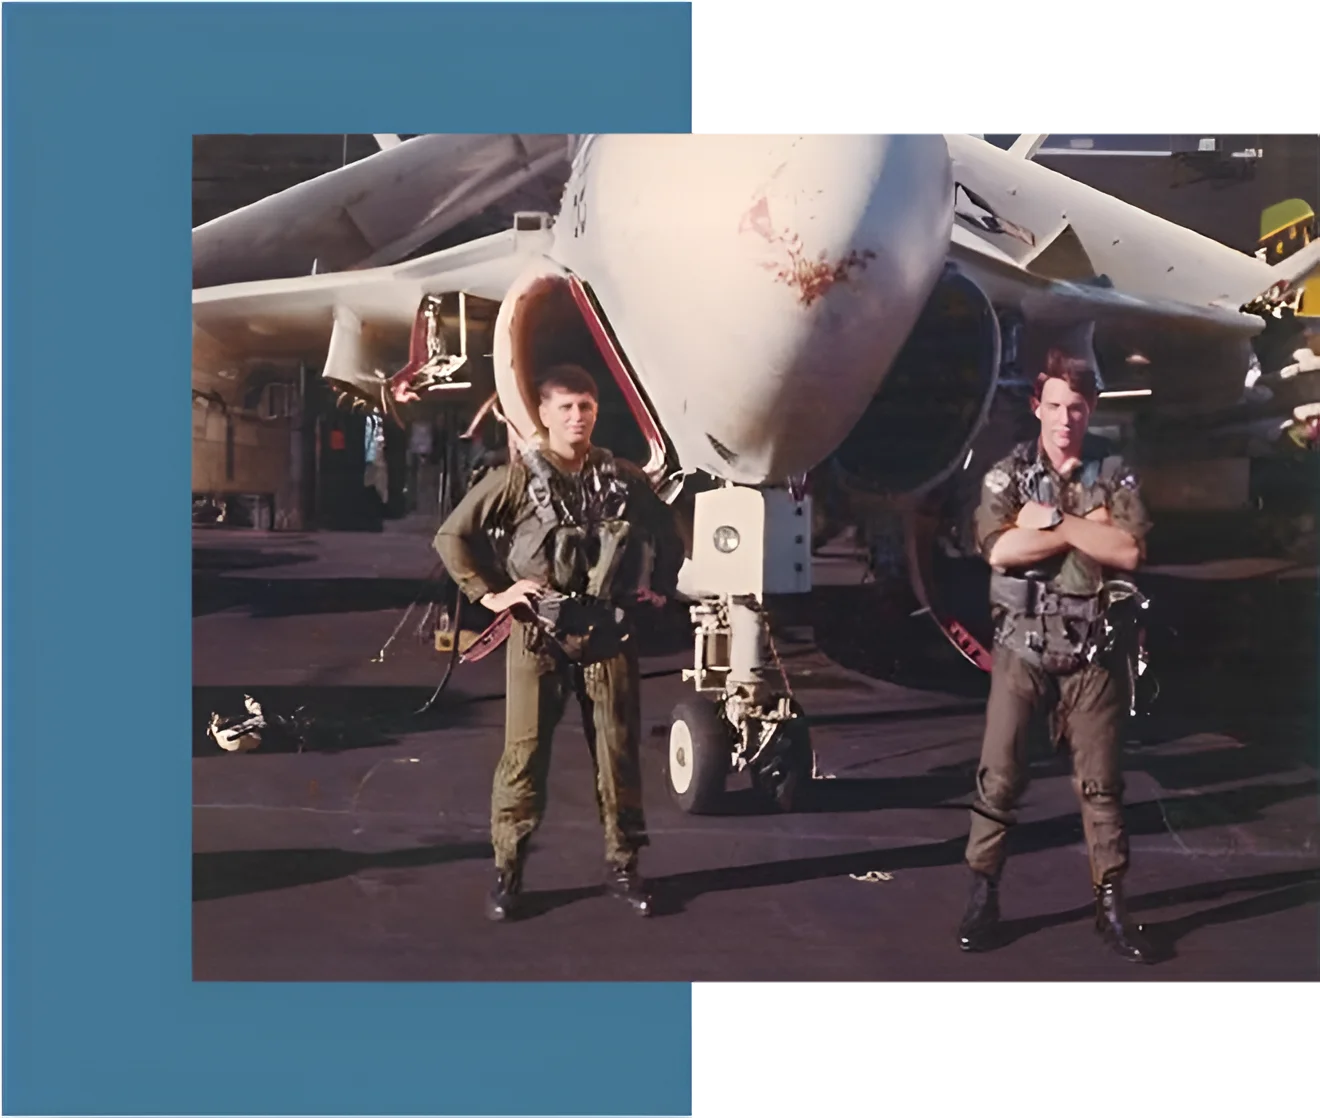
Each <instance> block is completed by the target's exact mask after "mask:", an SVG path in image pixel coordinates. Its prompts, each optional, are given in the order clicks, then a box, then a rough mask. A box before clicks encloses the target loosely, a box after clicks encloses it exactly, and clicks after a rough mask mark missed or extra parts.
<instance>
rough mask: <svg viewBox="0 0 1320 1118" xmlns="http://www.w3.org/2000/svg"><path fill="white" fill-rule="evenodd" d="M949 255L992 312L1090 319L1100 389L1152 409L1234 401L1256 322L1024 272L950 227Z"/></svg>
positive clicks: (1079, 322) (1069, 323)
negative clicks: (1144, 401) (1101, 362)
mask: <svg viewBox="0 0 1320 1118" xmlns="http://www.w3.org/2000/svg"><path fill="white" fill-rule="evenodd" d="M950 256H951V259H952V260H953V261H955V262H956V263H958V264H959V265H960V266H962V267H963V268H964V269H965V270H966V271H967V272H968V274H969V275H970V276H971V278H972V279H974V280H975V281H976V282H977V283H979V284H980V285H981V287H982V289H983V290H984V291H985V292H986V295H987V296H988V297H989V299H990V301H991V302H992V303H993V304H994V305H995V306H996V308H999V309H1001V310H1003V309H1008V308H1014V309H1016V310H1018V311H1019V312H1020V313H1021V314H1022V316H1023V317H1024V318H1025V319H1026V320H1027V321H1028V322H1030V323H1032V324H1033V325H1042V324H1043V325H1045V326H1046V333H1047V334H1049V333H1051V331H1050V327H1052V326H1053V327H1057V328H1058V333H1059V334H1060V335H1061V336H1067V335H1068V334H1069V333H1070V332H1071V331H1073V330H1076V329H1077V328H1079V327H1083V326H1085V325H1086V324H1088V323H1094V334H1093V344H1094V345H1095V347H1096V349H1097V353H1100V352H1101V351H1103V352H1104V353H1106V354H1108V355H1109V356H1110V358H1111V361H1110V362H1109V363H1108V365H1107V371H1106V374H1105V375H1106V378H1107V380H1108V381H1109V382H1110V383H1108V384H1107V385H1106V388H1107V389H1108V390H1123V391H1128V390H1133V389H1139V390H1140V391H1141V392H1142V394H1143V395H1146V394H1149V395H1150V396H1151V400H1150V402H1149V406H1150V407H1153V408H1154V409H1156V410H1165V409H1167V410H1169V411H1177V412H1200V411H1205V410H1213V409H1214V408H1217V407H1224V406H1229V405H1231V404H1233V403H1235V402H1236V401H1237V400H1238V399H1240V397H1241V395H1242V391H1243V384H1244V378H1245V375H1246V372H1247V369H1248V367H1249V361H1250V357H1251V339H1252V337H1254V336H1255V335H1256V334H1259V333H1260V332H1261V331H1262V330H1263V329H1264V328H1265V320H1264V319H1263V318H1261V317H1260V316H1258V315H1256V314H1248V313H1245V312H1243V311H1240V310H1237V309H1235V308H1232V307H1224V306H1218V305H1214V304H1204V305H1196V304H1192V303H1183V302H1178V301H1177V300H1173V299H1167V298H1155V297H1152V296H1147V295H1134V294H1130V293H1126V292H1122V291H1118V290H1116V289H1115V288H1113V287H1112V286H1108V285H1107V284H1105V283H1104V282H1102V281H1101V280H1100V279H1099V278H1097V279H1096V280H1094V281H1086V280H1063V279H1052V278H1050V277H1049V276H1044V275H1040V274H1038V273H1036V272H1032V271H1028V270H1027V269H1026V268H1024V267H1023V266H1022V265H1020V264H1018V263H1017V261H1016V260H1014V259H1013V258H1011V257H1010V256H1008V254H1007V253H1003V252H1000V251H999V250H997V249H996V248H995V247H994V246H992V245H989V244H987V243H986V242H985V241H984V240H982V239H981V238H979V237H977V236H976V235H975V234H974V233H971V232H968V231H967V230H964V229H961V228H959V227H957V226H955V227H954V231H953V244H952V246H951V251H950Z"/></svg>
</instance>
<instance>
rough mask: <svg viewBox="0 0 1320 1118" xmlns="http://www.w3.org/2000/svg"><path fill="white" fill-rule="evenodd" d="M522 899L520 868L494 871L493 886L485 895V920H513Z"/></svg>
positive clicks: (515, 917) (516, 915)
mask: <svg viewBox="0 0 1320 1118" xmlns="http://www.w3.org/2000/svg"><path fill="white" fill-rule="evenodd" d="M521 899H522V867H521V866H515V867H514V868H512V869H496V871H495V884H494V886H492V887H491V891H490V892H489V893H488V894H487V895H486V919H487V920H497V921H498V920H515V919H517V917H518V902H519V901H520V900H521Z"/></svg>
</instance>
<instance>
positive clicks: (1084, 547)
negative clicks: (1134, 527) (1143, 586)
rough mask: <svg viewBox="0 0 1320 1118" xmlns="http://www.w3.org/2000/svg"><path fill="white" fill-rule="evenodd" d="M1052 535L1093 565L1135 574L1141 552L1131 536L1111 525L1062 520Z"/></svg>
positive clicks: (1083, 520)
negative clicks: (1088, 559)
mask: <svg viewBox="0 0 1320 1118" xmlns="http://www.w3.org/2000/svg"><path fill="white" fill-rule="evenodd" d="M1055 532H1056V533H1058V534H1059V535H1060V536H1062V537H1063V538H1064V540H1065V541H1066V543H1067V545H1068V546H1069V547H1074V548H1076V549H1077V550H1078V551H1080V552H1082V553H1083V554H1084V555H1089V556H1090V557H1091V558H1092V559H1094V560H1095V561H1096V562H1097V563H1100V564H1102V565H1103V566H1106V567H1113V568H1115V569H1116V570H1120V571H1135V570H1136V569H1137V566H1138V565H1139V564H1140V563H1141V548H1140V546H1139V545H1138V544H1137V541H1136V539H1135V538H1133V536H1132V535H1131V534H1130V533H1128V532H1125V531H1124V530H1123V529H1122V528H1116V527H1114V526H1113V525H1112V524H1102V523H1099V522H1098V521H1093V520H1085V519H1083V518H1081V517H1078V516H1065V517H1064V518H1063V523H1062V524H1060V525H1059V526H1058V528H1056V529H1055Z"/></svg>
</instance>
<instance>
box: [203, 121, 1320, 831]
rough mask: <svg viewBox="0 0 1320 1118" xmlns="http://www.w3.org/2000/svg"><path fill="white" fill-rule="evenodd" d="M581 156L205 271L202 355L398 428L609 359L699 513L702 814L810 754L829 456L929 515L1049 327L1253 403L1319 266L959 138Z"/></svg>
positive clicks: (696, 623) (855, 480)
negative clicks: (314, 242)
mask: <svg viewBox="0 0 1320 1118" xmlns="http://www.w3.org/2000/svg"><path fill="white" fill-rule="evenodd" d="M409 142H410V143H415V142H416V141H409ZM405 146H406V145H405ZM572 150H573V157H572V162H571V165H570V168H569V173H568V176H567V180H566V183H565V187H564V191H563V196H562V200H561V202H560V205H559V209H558V212H557V214H556V215H555V216H554V217H553V219H552V218H551V217H550V216H549V215H547V214H543V213H527V214H518V215H516V217H515V219H514V223H513V228H512V229H509V230H507V231H505V232H503V233H498V234H495V235H492V236H489V237H484V238H480V239H478V240H476V241H473V242H471V243H468V244H464V245H461V246H457V247H454V248H451V249H447V250H444V251H441V252H437V253H434V254H431V255H428V256H423V257H420V258H417V259H411V260H407V261H404V262H401V263H391V264H387V265H385V266H381V267H366V268H360V269H357V270H352V271H345V272H338V273H333V274H317V275H309V276H292V277H286V278H281V279H268V280H259V281H254V282H246V283H236V284H228V285H224V286H215V287H209V288H200V289H196V290H194V293H193V321H194V368H195V370H196V369H198V368H203V369H207V368H209V369H216V368H219V367H221V366H224V365H226V364H230V365H232V364H235V363H242V362H244V361H248V360H251V359H254V358H258V357H260V358H272V357H279V356H285V357H295V356H296V357H298V358H300V359H303V360H311V361H314V362H316V363H317V364H319V365H320V366H321V367H322V369H323V375H324V377H325V378H326V379H327V380H328V381H329V382H331V383H332V384H333V385H334V386H335V387H336V388H337V390H339V392H340V393H341V399H342V401H343V402H344V403H345V404H346V406H350V407H357V408H360V409H371V410H374V411H378V412H383V413H386V414H391V415H393V416H395V417H396V418H398V419H400V420H401V421H403V420H406V418H407V415H408V409H409V408H411V407H416V406H417V401H424V400H427V399H437V398H445V397H446V396H453V395H455V394H464V393H467V394H472V393H476V394H478V395H484V394H487V393H489V394H490V396H491V399H490V403H491V407H490V408H489V411H490V413H491V414H497V415H498V416H499V418H500V419H501V420H502V422H504V423H505V424H507V427H508V429H509V431H510V433H511V435H512V436H513V439H514V441H515V442H516V443H517V444H519V445H527V446H535V445H536V443H537V440H538V439H539V438H540V437H541V434H542V432H540V431H539V430H538V424H537V419H536V414H537V413H536V408H535V407H534V405H533V400H534V396H533V387H532V386H533V384H534V381H535V378H536V375H537V373H538V371H539V370H541V369H543V368H545V367H547V365H549V364H552V363H557V362H560V361H565V360H572V361H576V362H578V363H580V364H583V365H585V366H586V367H588V368H589V369H591V370H592V371H593V372H595V373H596V374H597V379H598V380H600V381H601V382H602V386H603V388H606V389H608V390H609V391H611V392H613V393H615V394H616V398H617V399H620V400H621V401H622V402H623V404H624V405H626V410H627V413H628V416H629V418H630V422H631V424H632V431H631V432H630V434H631V436H632V437H633V440H634V445H635V446H636V447H637V448H638V450H637V454H636V457H637V458H638V460H639V465H641V466H642V467H643V469H644V470H645V472H646V473H647V475H648V477H649V478H650V479H651V481H652V482H653V484H654V485H655V487H656V488H657V490H658V491H659V492H660V493H661V495H662V496H663V497H664V498H665V499H666V500H668V501H671V502H675V503H676V504H677V503H679V502H680V501H681V502H685V503H686V504H687V505H690V508H691V513H690V524H689V532H690V536H691V554H690V558H689V561H688V563H687V565H686V568H685V572H684V578H683V589H684V591H685V593H686V594H687V595H688V597H690V598H691V599H692V601H693V604H692V606H691V617H692V623H693V627H694V631H695V634H696V640H695V641H694V665H693V667H692V669H691V670H689V671H688V672H686V673H685V676H686V678H687V679H689V680H690V681H691V682H692V683H693V685H694V693H693V696H692V698H691V699H690V700H688V701H686V702H684V703H683V704H681V705H680V706H679V708H678V709H677V710H676V711H675V714H674V718H673V723H672V727H671V734H670V742H669V752H668V767H667V771H668V780H669V785H670V792H671V794H672V795H673V797H674V799H675V800H676V801H677V802H678V803H679V805H680V806H681V807H682V808H683V809H684V810H686V811H691V812H701V811H706V810H711V809H712V808H713V807H714V806H715V805H717V804H718V802H719V800H720V797H721V795H722V794H723V790H724V787H725V782H726V779H727V777H728V775H729V773H730V772H732V771H738V770H746V771H748V772H749V774H750V775H751V777H752V779H753V782H754V784H756V785H758V786H759V787H761V788H762V789H763V790H765V791H766V792H767V793H768V794H769V795H770V797H771V798H772V799H773V800H774V802H776V803H778V804H779V805H780V806H781V807H783V808H790V807H791V806H792V804H793V802H794V800H795V796H796V792H797V790H798V789H800V788H801V787H803V786H804V784H805V782H806V781H808V780H809V779H810V777H811V774H812V763H813V762H812V753H811V748H810V744H809V737H808V734H807V731H806V724H805V720H804V717H803V712H802V711H801V709H800V708H799V707H798V706H797V704H796V703H795V701H794V700H793V699H792V696H791V692H790V689H789V687H788V683H787V679H786V678H785V677H784V676H783V674H782V672H781V671H780V670H778V668H777V667H776V660H777V658H776V656H775V653H774V648H773V643H772V638H771V634H770V632H769V630H768V626H767V624H766V614H765V606H766V601H767V598H772V597H773V596H775V595H782V594H801V593H804V592H807V591H809V590H810V589H811V567H812V563H811V536H812V531H811V524H812V509H811V497H810V495H809V494H808V492H807V478H808V475H809V474H813V472H816V473H818V472H819V471H820V470H821V469H822V468H823V467H826V466H831V467H832V468H834V471H835V476H837V477H838V478H840V479H842V484H844V485H845V487H847V488H848V489H849V491H850V492H854V493H858V494H862V495H863V497H864V498H868V499H875V500H879V501H885V502H898V504H899V505H900V506H901V507H907V508H916V507H919V502H920V499H921V498H922V496H923V495H924V494H928V493H930V492H931V491H932V490H933V489H934V488H935V487H937V486H939V485H940V484H941V483H942V482H943V481H944V480H946V479H947V478H949V477H950V476H951V475H952V474H953V473H954V472H956V471H958V470H959V468H960V466H966V464H967V461H968V454H969V451H972V450H974V443H975V442H976V440H977V438H978V436H979V435H981V434H982V432H983V431H984V430H985V429H986V427H987V420H988V418H989V417H990V414H991V405H992V402H993V401H994V399H995V397H996V394H997V389H998V388H999V386H1000V382H1001V379H1009V380H1011V379H1012V378H1013V377H1015V376H1021V375H1022V369H1023V367H1024V365H1023V362H1024V360H1025V358H1024V357H1023V354H1024V353H1029V352H1030V350H1031V348H1032V347H1033V346H1037V347H1038V346H1039V345H1041V344H1044V341H1045V340H1048V339H1053V340H1054V341H1053V344H1057V340H1058V339H1059V338H1064V339H1065V340H1066V341H1067V344H1070V345H1073V346H1075V347H1077V348H1083V349H1090V348H1091V347H1093V346H1094V347H1095V348H1096V349H1098V350H1113V349H1114V348H1115V347H1118V349H1119V350H1121V351H1123V352H1126V353H1127V354H1128V356H1132V355H1134V354H1135V355H1139V356H1141V357H1142V359H1143V360H1145V361H1146V362H1147V365H1148V366H1149V367H1150V369H1152V370H1153V371H1156V372H1158V371H1160V370H1161V367H1162V366H1167V368H1168V370H1169V376H1168V378H1167V382H1161V384H1160V388H1159V390H1160V391H1161V392H1162V393H1165V392H1167V393H1168V395H1169V398H1170V400H1171V401H1172V402H1173V403H1174V404H1175V405H1177V404H1178V402H1179V401H1182V402H1184V403H1185V404H1187V406H1192V407H1196V406H1200V401H1201V400H1202V399H1203V398H1204V397H1209V398H1210V399H1212V400H1214V399H1219V398H1220V397H1221V396H1222V397H1227V396H1229V395H1233V396H1234V398H1236V394H1238V393H1240V392H1241V390H1242V387H1243V384H1244V378H1245V373H1246V370H1247V367H1248V363H1249V358H1250V352H1251V349H1250V339H1251V338H1252V336H1253V335H1255V334H1257V333H1258V332H1259V331H1261V330H1262V329H1263V328H1264V326H1265V317H1266V316H1268V315H1270V314H1272V313H1273V312H1274V311H1275V310H1276V309H1278V308H1280V307H1282V306H1284V305H1285V304H1286V303H1287V302H1288V300H1289V299H1294V298H1295V296H1296V292H1297V290H1298V289H1299V285H1300V284H1301V283H1302V281H1303V280H1304V279H1305V278H1306V276H1307V275H1308V274H1309V272H1310V271H1312V270H1313V269H1314V268H1315V267H1316V265H1317V246H1315V245H1311V246H1308V248H1307V249H1305V250H1303V252H1301V253H1298V254H1295V255H1294V256H1292V257H1290V258H1289V259H1288V260H1285V261H1282V262H1281V263H1279V264H1277V265H1269V264H1266V263H1263V262H1262V261H1259V260H1257V259H1255V258H1253V257H1250V256H1246V255H1244V254H1242V253H1239V252H1235V251H1234V250H1231V249H1228V248H1225V247H1224V246H1222V245H1218V244H1216V243H1215V242H1213V241H1210V240H1208V239H1206V238H1203V237H1199V236H1198V235H1196V234H1194V233H1191V232H1189V231H1188V230H1185V229H1181V228H1179V227H1177V226H1174V225H1171V224H1170V223H1168V222H1164V221H1161V220H1159V219H1157V218H1154V217H1152V216H1151V215H1149V214H1146V213H1144V212H1142V211H1140V210H1137V209H1134V208H1133V207H1130V206H1126V205H1125V204H1123V203H1121V202H1119V201H1117V200H1116V199H1113V198H1109V197H1107V196H1105V195H1102V194H1100V193H1099V192H1096V191H1091V190H1089V189H1088V188H1086V187H1084V186H1082V185H1081V184H1079V183H1076V182H1075V181H1073V180H1070V179H1068V178H1066V177H1065V176H1062V175H1058V174H1055V173H1054V172H1051V171H1049V170H1047V169H1046V168H1043V167H1040V166H1038V165H1035V164H1033V163H1032V162H1031V161H1030V159H1029V154H1030V153H1029V152H1027V151H1024V150H1021V149H1018V150H1013V151H1009V152H1004V151H1001V150H999V149H997V148H994V147H993V146H992V145H989V144H986V143H984V142H983V141H979V140H976V139H973V138H970V137H964V136H947V137H946V136H939V135H927V136H911V135H906V136H694V135H638V136H629V135H597V136H586V137H579V138H577V139H576V140H575V141H574V143H573V147H572ZM386 154H388V153H386ZM1234 378H1236V383H1235V384H1234V383H1232V382H1233V381H1234ZM492 389H493V392H491V390H492ZM986 464H987V465H988V463H986ZM859 507H862V508H863V509H864V508H865V500H863V501H862V502H861V504H860V505H859ZM951 635H952V636H954V637H955V638H957V634H956V633H954V632H951ZM964 651H968V650H967V649H966V648H964ZM969 654H971V653H969Z"/></svg>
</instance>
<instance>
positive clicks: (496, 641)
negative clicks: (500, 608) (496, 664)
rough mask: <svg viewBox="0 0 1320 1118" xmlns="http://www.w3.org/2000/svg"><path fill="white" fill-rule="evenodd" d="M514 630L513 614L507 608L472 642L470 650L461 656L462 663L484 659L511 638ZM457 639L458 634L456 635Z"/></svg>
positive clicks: (459, 660) (460, 661)
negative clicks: (510, 635)
mask: <svg viewBox="0 0 1320 1118" xmlns="http://www.w3.org/2000/svg"><path fill="white" fill-rule="evenodd" d="M512 631H513V614H512V613H510V612H509V611H508V610H507V609H506V610H505V611H504V612H503V613H501V614H500V615H499V616H498V617H497V618H495V620H494V621H492V622H491V623H490V624H489V625H487V626H486V628H485V629H484V630H483V631H482V633H481V635H480V636H479V637H477V639H476V640H474V641H473V642H472V644H471V645H470V646H469V648H468V650H467V651H466V652H464V653H463V654H462V655H460V656H459V658H458V662H459V663H460V664H474V663H476V662H477V661H478V660H484V659H485V658H486V657H487V656H489V655H490V654H491V653H492V652H494V651H495V650H496V649H497V648H499V646H500V645H502V644H503V643H504V642H505V641H506V640H508V639H509V634H510V633H511V632H512ZM454 639H455V640H457V639H458V638H457V634H456V635H455V638H454Z"/></svg>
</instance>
